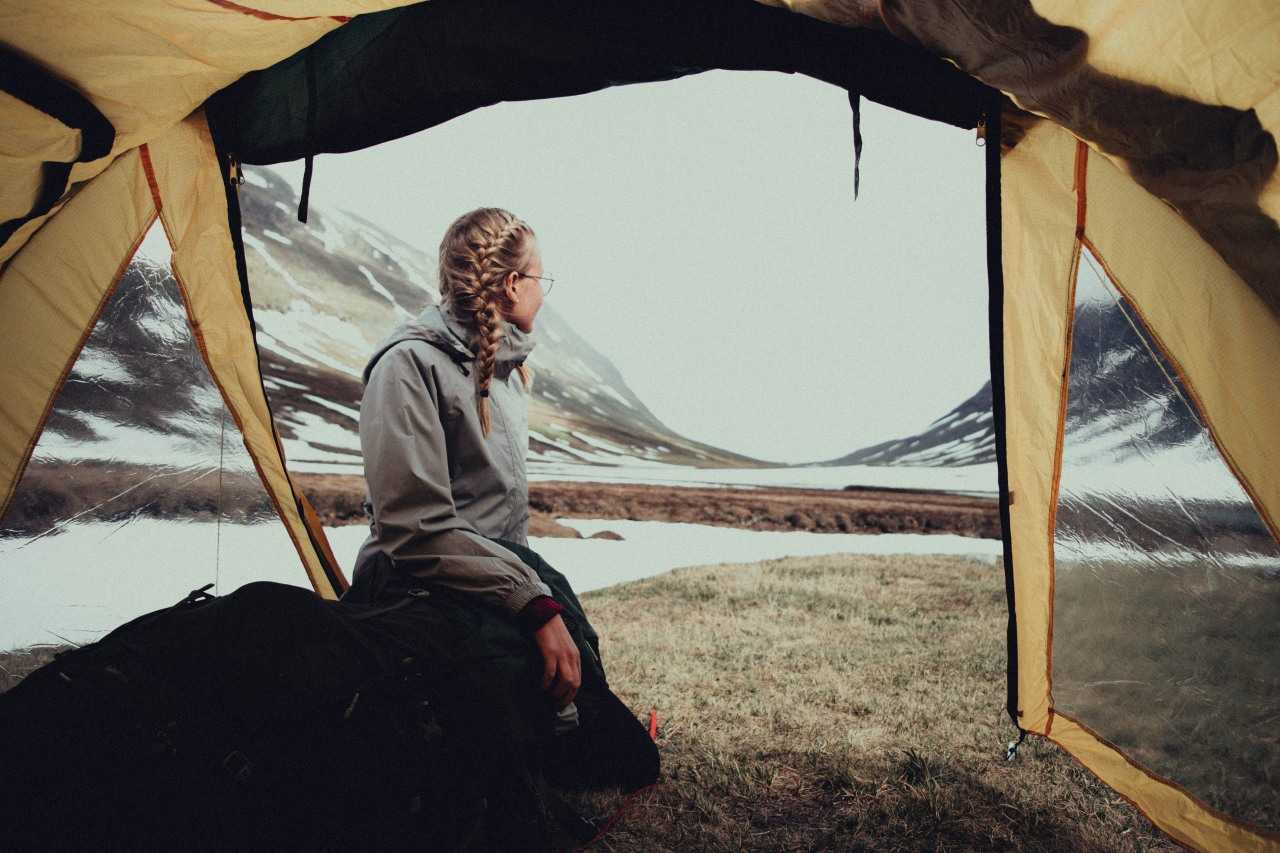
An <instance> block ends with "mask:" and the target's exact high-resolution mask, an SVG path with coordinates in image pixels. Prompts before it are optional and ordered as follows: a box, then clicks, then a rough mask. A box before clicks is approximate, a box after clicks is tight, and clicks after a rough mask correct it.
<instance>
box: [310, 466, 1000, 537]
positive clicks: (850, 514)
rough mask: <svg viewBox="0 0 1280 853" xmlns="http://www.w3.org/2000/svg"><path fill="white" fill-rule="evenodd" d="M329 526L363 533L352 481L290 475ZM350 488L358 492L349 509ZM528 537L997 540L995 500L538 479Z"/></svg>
mask: <svg viewBox="0 0 1280 853" xmlns="http://www.w3.org/2000/svg"><path fill="white" fill-rule="evenodd" d="M295 477H296V479H297V481H298V483H299V485H300V486H302V487H303V490H304V491H306V492H307V495H308V497H309V498H310V500H311V502H312V504H313V505H314V507H315V510H316V513H317V514H318V515H319V516H320V519H321V521H323V522H324V523H325V525H327V526H341V525H347V524H366V523H368V519H367V517H366V516H365V515H364V510H363V508H361V507H360V506H359V504H360V501H361V500H362V499H363V480H362V479H361V478H360V477H358V476H356V475H349V474H348V475H343V474H296V475H295ZM353 487H354V488H355V489H356V490H358V491H360V493H361V494H360V496H359V497H357V498H356V499H355V500H354V501H353V500H352V497H351V495H352V494H353ZM529 510H530V520H529V535H530V536H564V537H567V538H580V534H578V533H577V531H574V530H571V529H569V528H567V527H565V526H564V525H560V524H557V523H556V521H555V519H556V518H593V519H595V518H609V519H618V520H626V521H667V522H684V523H689V524H709V525H713V526H717V527H735V528H738V529H742V530H774V531H785V530H800V531H805V532H808V533H924V534H934V533H952V534H957V535H960V536H971V537H977V538H983V539H999V538H1000V509H999V503H998V501H997V500H996V499H995V498H994V497H986V496H977V495H968V494H957V493H953V492H942V491H917V490H911V489H903V488H896V487H895V488H875V487H867V486H854V487H850V488H845V489H817V488H798V487H790V486H752V487H749V488H747V487H735V486H676V485H652V484H644V483H603V482H585V481H577V480H536V481H532V482H530V483H529Z"/></svg>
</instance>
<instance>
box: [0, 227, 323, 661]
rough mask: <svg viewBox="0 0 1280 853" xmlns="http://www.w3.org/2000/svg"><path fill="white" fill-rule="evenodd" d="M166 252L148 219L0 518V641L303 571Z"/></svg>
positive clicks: (97, 631)
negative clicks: (205, 589) (1, 607)
mask: <svg viewBox="0 0 1280 853" xmlns="http://www.w3.org/2000/svg"><path fill="white" fill-rule="evenodd" d="M168 261H169V251H168V244H167V241H166V240H165V238H164V235H163V232H162V231H161V230H160V226H159V224H156V225H154V226H153V227H152V230H151V232H150V233H149V234H148V236H147V238H146V240H145V241H144V243H143V245H142V247H141V249H140V250H139V252H138V253H137V255H136V256H135V257H134V259H133V261H132V262H131V263H130V265H129V267H128V269H127V271H126V272H125V274H124V275H123V276H122V277H121V280H120V283H119V285H118V286H117V288H116V290H115V292H114V293H113V294H112V296H111V298H110V299H109V300H108V302H107V304H106V306H105V309H104V310H103V312H102V315H101V316H100V317H99V319H98V322H97V325H96V326H95V327H94V329H93V332H92V333H91V334H90V336H89V338H88V340H87V341H86V343H85V346H84V348H83V350H82V351H81V353H80V355H79V358H78V359H77V360H76V362H75V364H74V365H73V367H72V370H71V373H70V375H69V376H68V378H67V381H66V384H65V385H64V386H63V388H62V390H61V391H60V392H59V394H58V397H57V399H56V401H55V403H54V407H53V410H52V412H51V413H50V416H49V420H48V423H47V426H46V428H45V430H44V432H43V433H42V435H41V437H40V441H39V443H38V444H37V445H36V448H35V451H34V453H33V455H32V459H31V462H30V464H29V465H28V466H27V470H26V472H25V474H24V476H23V478H22V480H21V482H20V483H19V484H18V489H17V492H16V493H15V499H14V501H13V503H12V505H11V506H10V508H9V511H8V512H7V513H6V514H5V516H4V518H3V519H0V585H2V588H3V589H4V600H5V605H6V606H5V614H6V617H5V619H4V620H0V650H8V649H15V648H22V647H27V646H33V645H65V644H67V643H77V644H80V643H85V642H88V641H92V640H95V639H97V638H98V637H100V636H102V635H103V634H105V633H106V632H107V631H109V630H111V629H112V628H114V627H116V626H117V625H119V624H121V623H122V622H125V621H127V620H128V619H131V618H133V617H135V616H138V615H140V614H142V613H146V612H149V611H151V610H155V609H157V608H160V607H166V606H168V605H170V604H173V603H174V602H176V601H178V600H179V599H181V598H183V597H184V596H185V595H186V594H187V593H188V592H190V591H191V590H192V589H196V588H199V587H201V586H204V585H205V584H210V583H212V584H215V589H216V591H219V592H228V591H230V590H233V589H236V588H237V587H239V586H240V585H242V584H244V583H247V582H249V581H251V580H263V579H270V580H276V581H279V582H281V583H290V584H294V585H304V584H305V583H306V577H305V575H303V574H302V573H300V572H299V571H298V557H297V552H296V550H295V549H294V547H293V544H292V543H291V541H290V540H289V536H288V533H287V531H286V530H285V528H284V527H283V526H282V525H281V524H280V521H279V518H278V517H277V515H276V513H275V510H274V509H273V507H272V504H271V501H270V499H269V498H268V496H267V493H266V491H265V489H264V488H263V486H262V482H261V480H260V479H259V477H258V474H257V472H256V470H255V469H254V465H253V462H252V460H251V459H250V457H249V455H248V452H247V451H246V450H245V446H244V442H243V439H242V437H241V434H240V431H239V429H238V428H237V426H236V423H235V421H234V419H233V418H232V417H231V415H230V414H229V413H228V412H227V410H226V407H225V406H224V405H223V402H222V398H221V395H220V394H219V393H218V389H217V387H216V386H215V385H214V382H213V380H212V378H211V377H210V375H209V371H208V368H206V367H205V364H204V361H203V359H202V358H201V355H200V351H199V348H198V346H197V345H196V343H195V341H194V339H193V337H192V334H191V327H190V324H189V322H188V319H187V314H186V310H185V308H184V305H183V301H182V295H181V293H180V291H179V288H178V285H177V282H176V281H175V280H174V277H173V275H172V272H171V271H170V269H169V264H168Z"/></svg>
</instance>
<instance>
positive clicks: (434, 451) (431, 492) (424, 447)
mask: <svg viewBox="0 0 1280 853" xmlns="http://www.w3.org/2000/svg"><path fill="white" fill-rule="evenodd" d="M468 340H469V335H468V331H467V328H466V326H465V325H463V324H462V323H461V322H460V321H459V320H458V319H457V318H456V317H454V316H453V315H452V314H450V313H449V312H448V310H447V309H445V308H444V307H443V306H441V305H431V306H429V307H428V308H427V309H426V310H425V311H423V312H422V313H421V314H420V315H419V316H418V317H417V318H416V319H414V320H411V321H409V322H407V323H405V324H404V325H402V326H400V327H399V328H397V329H396V330H395V331H394V332H392V334H391V335H390V336H389V337H387V339H386V340H384V341H383V342H382V344H381V345H380V346H379V347H378V348H377V350H376V351H375V352H374V354H373V357H372V358H370V359H369V364H368V365H367V366H366V367H365V369H364V397H363V399H362V400H361V403H360V448H361V450H362V451H363V453H364V474H365V483H366V485H367V487H368V497H367V499H366V501H365V511H366V512H368V513H369V516H370V518H371V519H372V521H371V522H370V525H369V528H370V534H369V538H368V539H366V540H365V542H364V544H363V545H362V546H361V548H360V554H359V556H358V557H357V558H356V568H355V573H356V575H357V576H359V575H360V573H361V572H362V571H371V570H372V566H373V564H374V561H375V560H376V559H377V555H378V554H379V553H382V554H386V555H387V556H388V557H390V558H391V560H392V563H393V564H394V566H395V567H396V569H397V570H399V571H405V572H408V573H410V574H413V575H416V576H419V577H422V578H423V579H424V580H427V581H429V582H431V583H435V584H440V585H442V586H446V587H450V588H453V589H457V590H461V591H464V592H468V593H474V594H476V595H479V596H481V597H482V598H484V599H486V600H488V601H490V602H492V603H494V604H497V605H499V606H501V607H503V608H505V609H507V610H509V611H511V612H512V613H519V612H520V611H521V610H522V609H523V608H524V606H525V605H526V604H528V603H529V602H530V601H532V600H533V599H534V598H536V597H537V596H539V595H549V594H550V590H549V589H548V588H547V586H546V585H545V584H543V583H542V582H541V581H540V580H539V579H538V576H537V574H536V573H535V572H534V571H533V570H532V569H530V568H529V567H528V566H526V565H525V564H524V563H523V562H522V561H521V560H520V559H519V558H518V557H517V556H516V555H515V554H513V553H511V551H509V550H507V549H506V548H503V547H502V546H501V545H498V544H497V543H496V542H491V541H489V539H487V538H485V537H493V538H498V539H508V540H511V541H514V542H518V543H520V544H522V545H523V544H526V543H527V542H528V530H529V483H528V480H527V478H526V475H525V455H526V453H527V452H528V448H529V410H528V406H529V393H528V392H527V391H526V390H525V388H524V383H523V382H522V381H521V379H520V374H519V372H518V371H517V370H516V369H515V368H516V367H517V366H518V365H519V364H521V363H523V361H524V360H525V357H526V356H527V355H528V354H529V351H530V350H532V349H533V345H534V343H535V341H534V336H533V334H532V333H525V332H522V331H520V329H518V328H516V327H515V326H514V325H511V324H508V325H507V333H506V337H504V338H503V340H502V342H501V344H500V345H499V347H498V353H497V365H496V369H495V371H494V376H493V381H492V382H491V383H490V386H489V410H490V414H491V416H492V418H491V421H492V427H493V428H492V430H491V431H490V433H489V435H488V437H486V436H484V435H483V433H481V431H480V414H479V412H478V411H477V408H476V391H475V375H474V370H475V356H474V355H473V354H472V352H471V349H470V347H469V346H468V343H467V342H468Z"/></svg>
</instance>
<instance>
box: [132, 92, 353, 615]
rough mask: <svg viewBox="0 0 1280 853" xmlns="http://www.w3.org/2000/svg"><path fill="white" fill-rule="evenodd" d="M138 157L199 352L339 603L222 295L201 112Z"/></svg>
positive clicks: (216, 184) (248, 346) (209, 150)
mask: <svg viewBox="0 0 1280 853" xmlns="http://www.w3.org/2000/svg"><path fill="white" fill-rule="evenodd" d="M141 150H142V152H143V164H144V167H145V168H146V171H147V177H148V181H149V189H150V190H151V193H152V195H153V198H154V201H155V205H156V207H157V208H158V209H159V212H160V221H161V223H162V224H163V225H164V229H165V233H166V235H168V238H169V242H170V244H171V245H172V246H173V247H174V252H173V274H174V277H175V278H176V279H177V281H178V286H179V287H180V288H181V290H182V296H183V301H184V302H185V303H186V307H187V313H188V317H189V318H190V321H191V328H192V332H193V333H194V335H195V337H196V340H197V342H198V344H199V346H200V352H201V354H202V355H203V356H204V360H205V363H206V364H207V365H208V367H209V372H210V374H211V375H212V376H213V380H214V382H215V383H216V384H217V386H218V389H219V391H221V393H222V398H223V400H224V402H225V403H226V406H227V409H228V410H229V411H230V412H231V415H232V417H233V418H234V419H235V422H236V426H238V427H239V428H240V431H241V433H242V436H243V438H244V442H245V447H246V448H247V449H248V450H249V455H250V456H251V457H252V459H253V462H254V465H255V466H256V467H257V469H258V475H259V477H260V478H261V479H262V482H263V485H265V486H266V488H267V493H268V495H270V497H271V500H272V503H273V504H274V505H275V507H276V511H277V512H278V513H279V515H280V518H281V520H282V521H283V522H284V524H285V526H286V527H287V528H288V530H289V535H290V537H291V538H292V539H293V544H294V547H296V548H297V550H298V554H299V556H300V557H301V558H302V562H303V565H304V566H305V567H306V570H307V575H308V577H309V578H310V580H311V584H312V586H313V587H315V589H316V592H318V593H319V594H320V595H321V596H323V597H325V598H337V597H338V596H339V595H340V594H341V593H342V592H343V590H344V589H346V586H347V581H346V579H345V577H344V576H343V575H342V572H341V569H340V568H339V567H338V564H337V561H336V560H335V559H334V557H333V553H332V551H331V550H330V548H329V545H328V541H327V539H326V537H325V534H324V530H323V528H322V527H321V526H320V524H319V521H318V519H317V518H316V516H315V513H314V511H312V510H311V509H310V507H309V505H308V504H307V502H306V498H305V497H304V496H303V495H302V494H301V492H298V491H296V490H295V487H294V485H293V483H292V481H291V480H290V478H289V475H288V472H287V471H286V468H285V460H284V452H283V450H282V449H281V445H280V440H279V435H278V434H277V432H276V429H275V422H274V421H273V419H272V417H271V410H270V407H269V405H268V403H267V397H266V391H265V389H264V388H263V385H262V375H261V372H260V370H259V366H258V358H257V349H256V346H255V344H254V338H253V328H252V326H251V325H250V321H249V315H248V313H247V311H246V308H245V305H244V302H243V301H242V299H241V295H240V291H239V287H228V283H230V282H235V283H237V284H238V282H239V276H238V274H237V271H236V259H235V248H234V246H233V244H232V238H231V234H230V232H229V231H228V229H227V227H226V222H227V213H226V200H225V192H224V186H225V184H224V181H225V180H226V178H225V177H224V176H223V171H222V168H221V166H220V164H219V163H218V160H217V157H216V154H215V151H214V146H213V138H212V136H211V135H210V133H209V127H208V124H207V122H206V121H205V118H204V113H203V112H201V111H198V112H195V113H193V114H192V115H191V116H189V117H188V118H187V119H185V120H184V121H182V122H180V123H179V124H177V125H175V126H174V127H173V128H172V129H171V130H170V131H169V132H168V133H166V134H164V135H162V136H161V137H159V138H158V139H156V140H154V141H153V142H151V143H148V144H147V145H146V146H144V147H143V148H142V149H141Z"/></svg>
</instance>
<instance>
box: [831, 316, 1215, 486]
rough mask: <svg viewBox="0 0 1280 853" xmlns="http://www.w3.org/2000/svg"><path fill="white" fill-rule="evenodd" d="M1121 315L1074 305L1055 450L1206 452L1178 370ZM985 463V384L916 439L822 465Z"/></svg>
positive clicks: (990, 439) (1110, 455)
mask: <svg viewBox="0 0 1280 853" xmlns="http://www.w3.org/2000/svg"><path fill="white" fill-rule="evenodd" d="M1090 293H1091V294H1093V295H1094V296H1098V294H1096V293H1094V292H1093V291H1090ZM1103 296H1105V294H1103ZM1130 311H1131V309H1129V308H1128V306H1127V305H1126V303H1125V302H1124V300H1123V299H1118V298H1117V299H1111V298H1090V299H1082V300H1081V301H1080V303H1079V305H1078V307H1077V309H1076V313H1075V326H1074V333H1073V339H1072V352H1071V371H1070V380H1069V385H1068V392H1067V419H1066V435H1065V440H1064V445H1063V446H1064V448H1065V450H1064V462H1066V463H1068V464H1072V465H1084V464H1088V463H1091V462H1100V461H1104V460H1105V461H1111V462H1125V461H1127V460H1131V459H1134V458H1138V457H1144V456H1149V455H1150V454H1151V453H1161V452H1173V451H1175V450H1177V451H1179V452H1180V453H1182V454H1183V455H1186V454H1188V453H1190V455H1192V456H1196V455H1199V454H1200V452H1201V451H1203V453H1204V454H1207V453H1209V452H1210V450H1211V449H1212V446H1211V442H1210V441H1209V440H1208V435H1207V433H1206V432H1205V430H1204V429H1203V427H1202V425H1201V423H1200V419H1199V416H1198V415H1197V414H1196V412H1195V411H1194V410H1193V408H1192V407H1191V406H1190V405H1189V403H1188V401H1189V400H1190V397H1189V395H1188V394H1187V393H1186V391H1185V389H1184V388H1183V387H1182V384H1181V382H1180V381H1179V380H1178V378H1177V373H1176V372H1175V371H1174V369H1173V368H1172V366H1171V365H1170V364H1169V363H1168V361H1167V360H1166V359H1165V358H1164V356H1163V355H1162V354H1161V352H1160V350H1159V348H1158V347H1157V346H1156V345H1155V344H1154V342H1153V341H1152V340H1151V339H1150V338H1149V337H1148V336H1147V334H1146V333H1145V332H1143V331H1142V328H1141V326H1140V325H1139V324H1137V323H1136V322H1135V320H1134V317H1133V316H1132V315H1131V313H1130ZM994 459H995V430H994V427H993V424H992V418H991V383H990V382H986V383H984V384H983V385H982V387H981V388H979V389H978V390H977V392H975V393H974V394H973V395H972V396H971V397H969V398H968V399H966V400H965V401H964V402H962V403H961V404H960V405H958V406H956V407H955V408H953V409H951V410H950V411H949V412H947V413H946V414H944V415H943V416H942V417H940V418H938V419H937V420H936V421H934V422H933V423H931V424H930V425H929V426H928V427H926V428H925V429H924V430H922V431H921V432H919V433H917V434H915V435H910V436H907V437H905V438H899V439H894V440H892V441H886V442H882V443H879V444H874V445H871V446H870V447H864V448H861V449H859V450H855V451H854V452H853V453H850V454H848V455H846V456H842V457H840V458H839V459H833V460H830V461H826V462H823V463H821V464H823V465H852V464H861V465H926V466H948V467H951V466H961V465H973V464H978V463H982V462H990V461H992V460H994Z"/></svg>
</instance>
